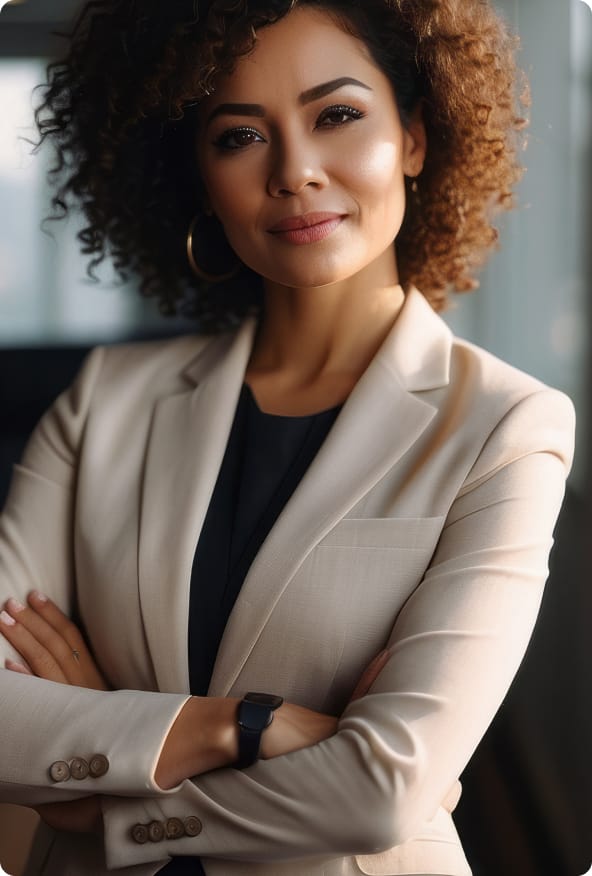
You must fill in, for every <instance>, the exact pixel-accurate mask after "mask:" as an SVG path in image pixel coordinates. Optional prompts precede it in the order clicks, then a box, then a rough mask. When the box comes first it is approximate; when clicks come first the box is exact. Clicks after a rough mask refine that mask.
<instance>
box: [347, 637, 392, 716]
mask: <svg viewBox="0 0 592 876" xmlns="http://www.w3.org/2000/svg"><path fill="white" fill-rule="evenodd" d="M390 656H391V652H390V651H389V650H388V649H385V650H384V651H380V653H378V654H377V655H376V657H375V658H374V659H373V660H372V661H371V662H370V663H369V664H368V666H367V667H366V669H365V670H364V672H363V673H362V677H361V678H360V680H359V681H358V683H357V684H356V686H355V688H354V692H353V693H352V695H351V697H350V698H349V701H350V703H353V702H354V701H355V700H359V699H361V698H362V697H365V696H366V694H367V693H368V691H369V690H370V688H371V687H372V685H373V684H374V682H375V681H376V679H377V678H378V676H379V675H380V673H381V672H382V670H383V669H384V667H385V666H386V664H387V663H388V661H389V658H390Z"/></svg>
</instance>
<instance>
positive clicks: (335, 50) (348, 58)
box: [207, 6, 386, 103]
mask: <svg viewBox="0 0 592 876" xmlns="http://www.w3.org/2000/svg"><path fill="white" fill-rule="evenodd" d="M356 74H358V75H361V74H364V75H365V77H366V79H368V78H372V77H374V78H375V79H376V78H383V79H386V77H385V76H384V74H383V73H382V71H381V70H380V68H379V67H378V66H377V65H376V63H375V62H374V61H373V59H372V57H371V55H370V52H369V51H368V49H367V47H366V45H365V43H364V42H362V41H361V40H360V39H358V38H357V37H355V36H353V35H352V34H350V33H348V32H347V31H346V30H345V29H344V28H343V27H342V26H341V24H340V23H339V22H338V21H337V20H336V19H335V18H334V17H333V16H332V15H331V14H330V13H328V12H325V11H324V10H320V9H313V8H311V7H310V6H299V7H296V9H294V10H292V11H291V12H289V13H288V14H287V15H286V16H284V18H282V19H280V21H278V22H276V23H275V24H272V25H268V26H266V27H263V28H261V29H260V30H259V31H258V32H257V40H256V43H255V46H254V48H253V50H252V52H251V53H250V54H249V55H248V56H246V57H243V58H239V60H238V61H237V63H236V66H235V68H234V70H233V71H232V73H230V74H228V75H224V76H220V77H219V79H218V80H217V81H216V90H215V92H214V94H213V95H212V96H211V97H210V98H208V99H207V102H208V103H209V102H211V100H212V99H213V100H220V99H222V98H223V97H224V98H225V97H227V96H230V95H232V97H233V99H235V100H236V99H240V97H241V95H242V96H244V97H245V98H246V97H247V96H248V98H249V100H255V99H260V100H261V101H262V102H264V98H265V95H266V94H269V95H270V96H272V95H278V94H279V93H280V92H282V91H283V90H284V89H285V90H288V91H293V92H301V91H304V90H306V89H307V88H310V87H311V86H314V85H317V84H319V83H320V82H328V81H331V80H332V79H336V78H338V77H340V76H356ZM254 91H256V92H257V93H256V94H254Z"/></svg>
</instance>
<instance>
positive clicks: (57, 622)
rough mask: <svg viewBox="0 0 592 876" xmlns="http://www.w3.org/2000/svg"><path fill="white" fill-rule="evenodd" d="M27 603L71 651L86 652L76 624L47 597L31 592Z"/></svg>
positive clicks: (35, 591) (38, 592)
mask: <svg viewBox="0 0 592 876" xmlns="http://www.w3.org/2000/svg"><path fill="white" fill-rule="evenodd" d="M27 602H28V603H29V606H30V607H31V608H32V609H33V610H34V611H35V612H36V613H37V614H38V615H39V617H42V618H43V620H44V621H45V622H46V623H47V624H49V626H50V627H51V628H52V629H53V630H55V631H56V633H58V635H60V636H61V637H62V639H64V641H65V642H67V644H68V647H69V648H70V650H71V651H78V652H79V653H80V654H81V653H82V652H83V651H85V650H86V642H85V641H84V638H83V636H82V633H81V632H80V630H79V629H78V627H77V626H76V624H75V623H74V622H73V621H72V620H71V619H70V618H69V617H68V615H66V614H64V612H63V611H62V610H61V609H59V608H58V606H57V605H56V604H55V602H52V600H51V599H50V598H49V597H48V596H46V595H45V594H44V593H41V592H40V591H39V590H32V591H31V592H30V593H29V595H28V597H27Z"/></svg>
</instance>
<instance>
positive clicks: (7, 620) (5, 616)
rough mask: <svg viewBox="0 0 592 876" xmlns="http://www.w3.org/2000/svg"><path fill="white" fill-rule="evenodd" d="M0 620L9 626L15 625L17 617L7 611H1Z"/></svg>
mask: <svg viewBox="0 0 592 876" xmlns="http://www.w3.org/2000/svg"><path fill="white" fill-rule="evenodd" d="M0 621H2V623H3V624H5V626H7V627H13V626H14V625H15V623H16V621H15V619H14V618H13V617H11V616H10V615H9V614H8V612H7V611H0Z"/></svg>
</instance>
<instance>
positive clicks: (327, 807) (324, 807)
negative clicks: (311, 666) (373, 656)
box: [103, 389, 574, 868]
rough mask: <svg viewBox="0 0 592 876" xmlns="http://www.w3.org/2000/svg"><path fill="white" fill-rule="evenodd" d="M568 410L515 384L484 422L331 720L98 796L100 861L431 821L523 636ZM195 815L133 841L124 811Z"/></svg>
mask: <svg viewBox="0 0 592 876" xmlns="http://www.w3.org/2000/svg"><path fill="white" fill-rule="evenodd" d="M573 429H574V423H573V408H572V406H571V403H570V402H569V400H568V399H567V398H566V397H565V396H563V395H562V394H561V393H558V392H555V391H553V390H546V389H543V390H540V391H537V392H535V393H534V394H532V395H530V396H528V397H526V398H523V399H522V400H521V401H520V402H519V403H517V404H516V405H515V406H514V407H513V408H512V409H511V410H510V411H509V412H507V413H506V415H505V416H504V417H503V419H502V420H501V422H499V423H498V425H497V426H496V428H495V429H494V430H493V431H492V433H491V434H490V435H489V437H488V439H487V441H486V442H485V444H484V446H483V447H482V450H481V453H480V454H479V456H478V458H477V460H476V462H475V463H474V465H473V466H472V468H471V471H470V472H469V474H468V477H467V478H466V479H465V482H464V484H463V485H462V488H461V489H460V491H459V492H458V495H457V497H456V499H455V501H454V502H453V504H452V506H451V508H450V511H449V514H448V516H447V519H446V523H445V527H444V530H443V533H442V536H441V539H440V541H439V544H438V547H437V549H436V552H435V555H434V557H433V559H432V562H431V563H430V566H429V568H428V569H427V571H426V574H425V576H424V578H423V580H422V582H421V583H420V585H419V586H418V587H417V588H416V590H415V591H414V592H413V594H412V595H411V596H410V597H409V599H408V601H407V602H406V604H405V605H404V607H403V609H402V610H401V612H400V613H399V615H398V617H397V618H396V620H395V621H394V626H393V629H392V634H391V638H390V642H389V645H390V648H391V657H390V660H389V662H388V664H387V665H386V667H385V668H384V670H383V671H382V672H381V674H380V676H379V677H378V679H377V680H376V682H375V684H374V685H373V687H372V689H371V691H370V692H369V694H368V695H367V696H365V697H364V698H362V699H360V700H358V701H356V702H354V703H352V704H350V705H349V706H348V707H347V708H346V710H345V712H344V713H343V715H342V718H341V720H340V723H339V729H338V732H337V733H336V734H335V735H334V736H333V737H332V738H330V739H328V740H326V741H324V742H322V743H320V744H318V745H315V746H311V747H310V748H307V749H303V750H301V751H298V752H294V753H292V754H289V755H285V756H283V757H279V758H275V759H274V760H269V761H260V762H258V763H257V764H255V765H254V766H253V767H251V768H249V769H248V770H245V771H242V772H240V771H235V770H231V769H226V770H220V771H217V772H213V773H210V774H207V775H203V776H200V777H198V778H197V779H196V780H193V781H186V782H184V783H183V785H182V786H181V788H180V789H179V790H178V791H177V792H176V793H175V794H174V795H171V796H169V797H166V798H160V799H155V798H154V799H151V800H148V799H146V800H144V801H135V800H119V799H114V798H112V797H106V798H104V801H103V812H104V823H105V846H106V856H107V861H108V864H109V866H110V867H112V868H116V867H123V866H129V865H132V864H139V863H144V862H148V861H150V860H153V859H155V858H158V859H159V860H161V859H162V858H163V857H166V856H167V855H172V854H175V855H196V856H201V857H221V858H229V859H234V860H244V861H267V862H270V861H273V860H277V861H282V860H288V859H290V858H302V857H305V856H307V855H311V856H312V855H326V856H328V857H331V856H333V857H335V856H338V855H349V854H371V853H374V852H378V851H381V850H385V849H387V848H391V847H392V846H395V845H398V844H400V843H403V842H405V841H406V840H408V839H410V838H411V837H412V836H414V835H415V834H416V833H417V831H418V829H419V828H420V826H421V825H422V824H423V823H425V822H426V821H430V820H431V819H432V818H433V817H434V816H435V814H436V811H437V809H438V807H439V805H440V804H441V801H442V800H443V799H444V798H445V796H446V793H447V791H448V790H449V789H450V787H451V786H452V785H453V784H454V782H455V780H456V779H457V778H458V776H459V775H460V773H461V772H462V770H463V769H464V767H465V765H466V764H467V762H468V760H469V759H470V757H471V755H472V753H473V751H474V749H475V748H476V746H477V744H478V742H479V740H480V739H481V737H482V736H483V734H484V732H485V730H486V728H487V726H488V725H489V723H490V722H491V720H492V718H493V716H494V714H495V712H496V711H497V709H498V708H499V706H500V704H501V702H502V700H503V698H504V696H505V694H506V692H507V690H508V688H509V686H510V683H511V681H512V679H513V677H514V675H515V673H516V671H517V669H518V667H519V665H520V662H521V661H522V658H523V656H524V653H525V650H526V647H527V644H528V642H529V639H530V636H531V633H532V630H533V627H534V624H535V620H536V617H537V613H538V610H539V605H540V601H541V597H542V594H543V588H544V582H545V580H546V577H547V571H548V570H547V559H548V554H549V551H550V548H551V545H552V532H553V528H554V524H555V520H556V517H557V515H558V512H559V509H560V506H561V502H562V498H563V492H564V482H565V478H566V475H567V472H568V470H569V467H570V464H571V457H572V449H573V448H572V441H573ZM188 816H194V817H196V818H197V819H199V822H201V824H202V825H203V829H202V831H201V833H199V835H197V836H195V837H192V838H190V837H185V838H182V839H171V840H166V839H165V840H164V841H163V842H160V843H158V844H157V849H155V848H154V846H152V844H150V843H148V844H146V845H138V844H136V843H135V842H134V841H133V839H132V837H131V832H130V831H131V827H132V825H134V824H135V823H144V824H148V823H149V822H151V821H161V822H162V821H163V820H164V821H166V820H167V819H169V818H181V819H183V818H187V817H188Z"/></svg>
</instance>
